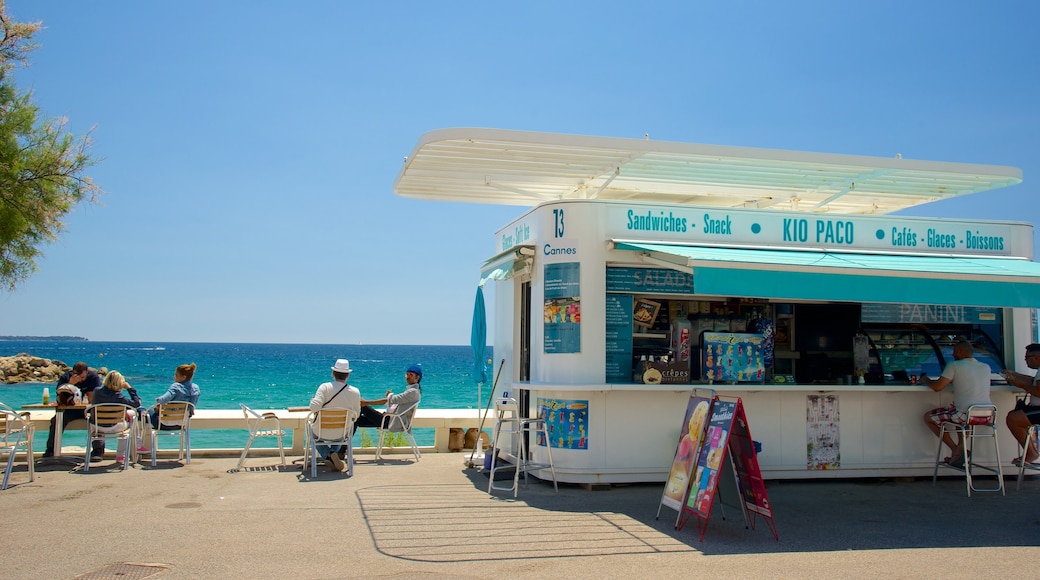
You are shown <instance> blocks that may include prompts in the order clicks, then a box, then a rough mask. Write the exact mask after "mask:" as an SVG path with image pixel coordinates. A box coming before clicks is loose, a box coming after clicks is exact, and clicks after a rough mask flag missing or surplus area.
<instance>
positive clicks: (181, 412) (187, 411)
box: [142, 401, 195, 467]
mask: <svg viewBox="0 0 1040 580" xmlns="http://www.w3.org/2000/svg"><path fill="white" fill-rule="evenodd" d="M156 414H157V415H158V416H159V417H158V418H159V427H158V428H156V427H152V423H151V421H149V420H147V419H143V418H142V425H144V424H147V429H149V430H150V431H151V435H152V437H151V439H152V467H155V452H156V450H157V449H158V447H159V441H158V439H159V437H178V438H180V451H179V452H178V453H177V461H180V460H181V459H184V460H185V463H188V464H191V416H192V415H194V414H195V405H193V404H191V403H189V402H187V401H173V402H171V403H166V404H165V405H156Z"/></svg>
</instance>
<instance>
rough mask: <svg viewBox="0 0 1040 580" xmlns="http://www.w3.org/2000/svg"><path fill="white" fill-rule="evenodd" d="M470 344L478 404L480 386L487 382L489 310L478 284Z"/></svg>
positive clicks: (480, 398) (479, 402)
mask: <svg viewBox="0 0 1040 580" xmlns="http://www.w3.org/2000/svg"><path fill="white" fill-rule="evenodd" d="M469 344H470V347H472V348H473V380H474V381H476V383H477V405H480V404H481V403H482V402H483V398H482V397H481V396H480V388H481V387H482V386H483V385H484V383H486V382H487V372H488V369H487V312H486V311H485V309H484V288H482V287H480V286H477V298H476V301H475V302H474V304H473V327H472V329H471V330H470V335H469Z"/></svg>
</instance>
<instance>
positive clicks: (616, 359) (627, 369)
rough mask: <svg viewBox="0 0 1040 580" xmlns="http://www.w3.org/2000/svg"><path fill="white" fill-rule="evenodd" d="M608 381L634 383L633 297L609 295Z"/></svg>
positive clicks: (607, 321)
mask: <svg viewBox="0 0 1040 580" xmlns="http://www.w3.org/2000/svg"><path fill="white" fill-rule="evenodd" d="M606 317H607V319H606V321H605V322H606V326H607V336H606V351H607V352H606V355H607V356H606V363H607V369H606V379H607V382H608V383H631V382H632V295H631V294H607V304H606Z"/></svg>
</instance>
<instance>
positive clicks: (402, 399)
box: [354, 365, 423, 429]
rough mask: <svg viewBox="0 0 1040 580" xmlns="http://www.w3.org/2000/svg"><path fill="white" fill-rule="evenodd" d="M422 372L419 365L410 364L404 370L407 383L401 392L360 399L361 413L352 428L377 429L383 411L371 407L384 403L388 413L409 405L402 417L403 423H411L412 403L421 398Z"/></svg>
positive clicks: (390, 392) (380, 425) (381, 422)
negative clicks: (371, 398)
mask: <svg viewBox="0 0 1040 580" xmlns="http://www.w3.org/2000/svg"><path fill="white" fill-rule="evenodd" d="M422 374H423V371H422V367H421V366H419V365H411V366H409V367H408V368H407V369H405V371H404V380H405V382H406V383H407V388H405V390H404V392H403V393H400V394H397V395H395V394H394V393H393V391H387V392H386V397H385V398H382V399H374V400H371V401H365V400H362V401H361V414H360V415H358V419H357V421H356V422H355V423H354V428H355V429H356V428H357V427H372V428H375V429H378V428H380V427H382V426H383V413H381V412H379V411H377V410H375V409H373V408H372V406H373V405H386V410H387V412H389V413H394V412H396V409H406V408H408V407H411V410H410V411H408V413H406V414H405V415H404V416H403V417H402V419H403V420H404V424H405V425H411V423H412V415H414V414H415V405H414V403H418V402H419V399H421V398H422V385H421V384H420V383H421V381H422ZM395 423H396V422H395ZM395 427H398V425H395Z"/></svg>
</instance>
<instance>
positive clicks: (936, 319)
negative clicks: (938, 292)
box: [860, 303, 1001, 324]
mask: <svg viewBox="0 0 1040 580" xmlns="http://www.w3.org/2000/svg"><path fill="white" fill-rule="evenodd" d="M1000 312H1001V309H1000V308H991V307H979V306H956V305H952V304H907V303H903V304H877V303H870V304H863V306H862V311H861V314H860V320H861V321H862V322H889V323H891V322H896V323H901V324H994V323H997V322H1000V320H1001V316H1000Z"/></svg>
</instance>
